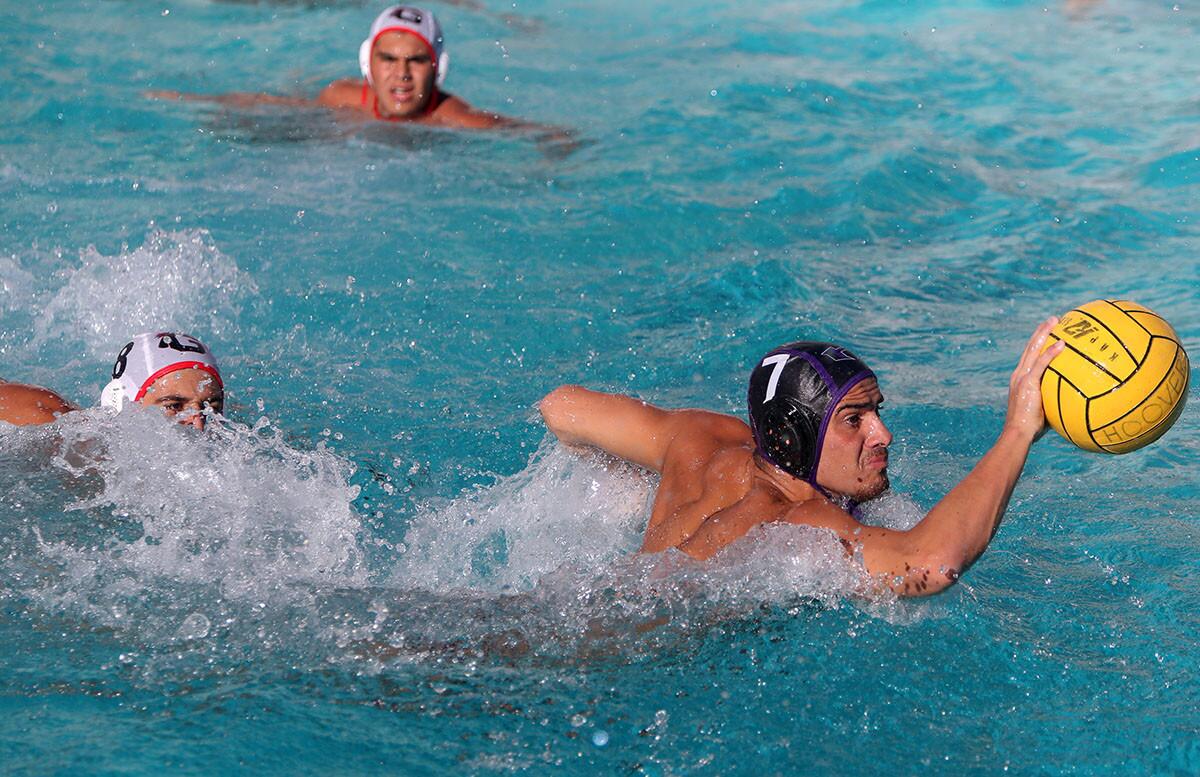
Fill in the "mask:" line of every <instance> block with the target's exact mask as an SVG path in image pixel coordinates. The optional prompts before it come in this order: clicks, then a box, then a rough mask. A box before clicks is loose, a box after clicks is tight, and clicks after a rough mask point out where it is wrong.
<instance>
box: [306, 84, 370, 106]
mask: <svg viewBox="0 0 1200 777" xmlns="http://www.w3.org/2000/svg"><path fill="white" fill-rule="evenodd" d="M317 103H318V104H319V105H324V106H325V107H327V108H358V107H361V105H362V82H360V81H355V80H353V79H349V78H340V79H338V80H337V81H334V82H333V83H331V84H330V85H329V86H327V87H325V88H324V89H322V90H321V93H320V94H318V95H317Z"/></svg>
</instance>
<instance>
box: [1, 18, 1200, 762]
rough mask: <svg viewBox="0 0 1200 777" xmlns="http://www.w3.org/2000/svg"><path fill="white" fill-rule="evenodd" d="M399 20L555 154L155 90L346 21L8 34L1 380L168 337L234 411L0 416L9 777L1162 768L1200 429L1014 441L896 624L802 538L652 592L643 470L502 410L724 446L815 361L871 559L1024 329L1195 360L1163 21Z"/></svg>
mask: <svg viewBox="0 0 1200 777" xmlns="http://www.w3.org/2000/svg"><path fill="white" fill-rule="evenodd" d="M433 7H434V9H435V10H436V11H437V12H438V13H439V15H440V16H441V18H442V20H443V23H444V26H445V27H446V32H447V45H448V50H449V51H450V52H451V57H452V65H451V69H450V76H449V80H448V82H447V87H448V88H449V90H450V91H452V92H454V93H456V94H459V95H460V96H462V97H464V98H466V99H467V100H469V101H470V102H472V103H473V104H476V105H479V106H483V107H490V108H494V109H496V110H500V111H502V112H505V113H509V114H512V115H516V116H521V117H526V118H529V119H533V120H537V121H542V122H547V123H553V124H558V125H562V126H566V127H571V128H574V129H575V130H577V131H578V133H579V136H580V138H581V139H582V141H583V142H582V144H581V148H580V149H579V150H577V151H576V152H575V153H573V154H570V155H568V156H566V157H561V156H560V155H558V154H556V153H554V149H543V148H541V147H539V146H538V144H537V143H534V142H531V141H529V140H527V139H523V138H513V137H504V136H488V135H472V134H461V133H454V132H440V131H431V130H423V129H415V128H404V127H394V126H383V125H359V124H348V123H343V122H340V121H338V120H336V119H333V118H331V117H330V116H327V115H325V114H323V113H321V112H319V111H312V112H304V111H301V112H286V111H279V110H266V109H264V110H259V111H240V112H238V111H231V110H228V109H225V108H221V107H216V106H211V105H202V104H176V103H160V102H154V101H150V100H147V99H144V98H143V97H142V96H141V93H142V92H143V91H144V90H146V89H182V90H187V91H195V92H225V91H234V90H263V91H270V92H276V93H285V94H313V93H315V92H316V90H317V89H319V88H320V86H321V85H323V84H324V83H325V82H327V81H329V80H331V79H333V78H336V77H343V76H350V75H353V73H354V68H355V59H354V55H355V52H356V47H357V45H358V43H359V41H360V40H361V37H362V35H363V34H364V30H365V29H366V27H367V26H368V25H369V23H370V21H371V19H372V18H373V16H374V14H375V13H376V12H377V11H378V10H379V9H378V8H375V7H374V6H369V5H364V4H362V3H358V2H353V3H335V2H330V3H321V2H311V3H289V2H280V3H267V2H261V3H233V2H230V3H225V2H201V1H200V0H188V1H187V2H160V3H155V4H147V3H133V2H121V1H119V0H110V1H108V2H77V3H43V4H22V5H18V4H15V3H10V4H9V6H8V8H7V9H6V13H5V19H6V23H5V24H4V25H0V47H2V50H3V52H4V60H5V62H6V65H7V73H8V75H7V76H6V78H5V79H3V81H2V82H0V109H2V113H3V115H4V116H5V117H6V120H5V122H4V125H3V130H0V197H2V199H0V203H2V204H0V225H2V229H0V236H2V240H3V244H2V245H0V376H2V377H4V378H7V379H11V380H23V381H29V382H35V383H39V384H43V385H48V386H51V387H53V388H55V389H57V390H59V391H61V392H63V393H64V394H65V395H67V396H68V397H69V398H71V399H72V400H74V401H77V402H80V403H83V404H88V405H90V404H92V403H93V402H94V399H95V397H96V396H97V395H98V392H99V390H100V388H101V387H102V385H103V383H104V376H105V371H106V370H107V369H108V365H109V364H110V362H111V359H112V356H113V354H114V352H115V350H116V349H117V348H118V347H119V346H120V345H121V344H122V343H123V342H124V340H125V338H126V336H127V335H128V334H130V333H132V332H135V331H141V330H143V329H146V328H151V327H155V326H160V325H171V326H177V327H181V328H185V329H186V330H188V331H191V332H193V333H194V334H196V335H198V336H199V337H201V338H203V339H204V340H205V341H206V342H208V343H209V344H210V345H212V346H213V348H214V349H215V350H216V351H217V353H218V355H219V357H220V359H221V361H222V364H223V367H224V371H225V374H226V380H227V384H228V385H229V387H230V398H229V400H230V401H229V413H228V422H227V423H224V424H220V425H217V428H216V429H215V431H214V433H213V434H212V435H210V436H206V437H204V438H199V439H197V438H194V437H189V436H188V435H186V434H181V433H180V432H179V431H178V430H176V429H173V428H170V427H168V426H167V425H164V424H161V423H159V422H157V421H156V420H155V419H152V418H148V417H138V416H133V415H128V414H127V415H124V416H121V417H119V418H117V419H106V418H104V417H102V416H99V415H91V414H78V415H76V416H74V417H69V418H68V419H66V420H63V421H61V422H60V423H59V424H58V425H56V427H55V428H51V429H42V430H37V429H21V430H14V429H8V430H0V461H2V462H3V466H2V467H0V605H2V606H0V710H2V711H3V713H4V714H3V715H0V763H2V764H3V769H0V771H4V772H6V773H13V774H44V773H60V772H61V773H66V772H72V773H74V772H85V773H103V774H157V773H161V772H163V771H166V772H168V773H172V774H216V773H226V772H231V771H233V772H245V773H277V774H294V773H380V774H384V773H386V774H396V773H402V774H444V773H448V772H449V773H460V774H504V773H511V772H514V771H529V772H533V773H542V772H548V771H550V770H552V769H553V770H555V771H556V772H559V773H566V774H595V773H611V774H655V775H679V774H759V773H784V774H791V773H831V772H842V773H851V774H853V773H884V772H896V773H903V774H911V773H918V772H926V771H928V770H931V769H937V770H941V771H943V772H950V773H960V772H977V773H995V772H999V771H1002V770H1006V769H1007V770H1009V771H1013V772H1017V773H1079V774H1110V773H1127V774H1143V773H1156V774H1163V773H1178V774H1192V773H1196V772H1197V771H1200V715H1198V714H1197V712H1196V708H1197V702H1198V697H1200V692H1198V690H1197V683H1198V680H1200V677H1198V675H1200V660H1198V658H1197V656H1198V655H1200V652H1198V646H1197V639H1198V635H1200V616H1198V615H1197V612H1200V607H1198V605H1200V571H1198V567H1197V563H1196V550H1197V548H1198V547H1200V529H1198V528H1197V508H1196V503H1197V497H1198V496H1200V489H1198V486H1197V475H1198V473H1200V443H1198V442H1197V439H1198V438H1197V433H1198V431H1200V429H1198V427H1200V422H1198V421H1197V413H1196V412H1195V406H1194V403H1193V406H1192V407H1190V408H1189V409H1188V410H1186V411H1185V412H1184V414H1183V416H1182V418H1181V419H1180V420H1179V422H1178V424H1177V426H1176V428H1175V429H1174V430H1173V431H1172V432H1171V433H1170V434H1168V435H1167V436H1166V437H1164V438H1163V439H1162V440H1161V441H1160V442H1158V443H1157V444H1156V445H1154V446H1153V447H1151V448H1149V449H1147V450H1144V451H1141V452H1138V453H1136V454H1131V455H1128V456H1123V457H1098V456H1094V455H1087V454H1084V453H1082V452H1078V451H1076V450H1074V449H1071V448H1070V447H1069V446H1067V445H1066V444H1065V443H1064V442H1062V441H1061V440H1059V439H1057V438H1056V437H1054V436H1053V435H1051V436H1048V437H1047V438H1046V439H1044V440H1043V441H1042V442H1041V443H1039V444H1038V446H1037V447H1036V448H1035V450H1034V453H1033V455H1032V456H1031V458H1030V462H1029V465H1028V467H1027V470H1026V476H1025V478H1024V479H1023V480H1022V481H1021V484H1020V485H1019V487H1018V489H1017V492H1016V494H1015V496H1014V499H1013V502H1012V505H1011V506H1010V509H1009V512H1008V515H1007V518H1006V520H1005V522H1004V524H1003V525H1002V526H1001V528H1000V531H999V533H998V535H997V537H996V539H995V541H994V542H993V544H992V546H991V548H990V549H989V550H988V552H987V553H986V554H985V555H984V556H983V557H982V558H981V560H980V561H979V562H978V563H977V564H976V566H975V567H973V568H972V569H971V570H970V571H969V572H968V574H967V575H966V576H965V577H964V579H963V581H962V582H961V583H960V585H958V586H957V587H956V588H954V589H952V590H951V591H950V592H948V593H946V594H944V595H941V596H938V597H936V598H933V599H931V600H928V601H918V602H909V601H903V602H896V601H886V600H884V601H873V600H864V599H862V598H859V597H856V596H854V595H853V594H852V593H851V592H852V591H853V589H854V586H855V583H856V581H857V573H856V570H855V569H854V567H853V566H852V565H851V564H849V563H847V562H845V561H844V560H843V559H842V558H841V556H840V554H839V552H838V551H837V548H836V547H831V544H832V543H831V541H830V540H829V538H828V537H827V536H825V535H823V534H821V533H820V532H816V531H806V530H803V529H795V528H793V529H787V528H782V527H778V528H776V529H774V530H772V531H768V532H766V533H764V535H762V536H761V537H759V538H758V539H757V541H756V542H753V543H743V544H742V545H740V546H735V547H734V548H732V549H731V550H730V552H729V553H727V554H726V555H725V556H724V557H721V558H719V559H717V560H716V561H715V562H713V563H710V564H706V565H700V564H694V563H689V562H687V561H685V560H684V559H682V558H679V557H677V556H676V555H674V554H664V555H660V556H653V557H640V556H636V555H634V554H633V553H632V551H633V550H634V549H635V548H636V547H637V545H638V541H639V535H640V529H641V524H642V523H643V522H644V520H645V516H646V513H647V510H648V507H647V503H648V498H649V495H650V494H651V493H652V488H653V483H652V481H651V480H650V479H649V478H647V477H646V476H645V475H644V474H642V473H639V472H636V471H634V470H631V469H628V468H622V467H618V466H613V465H612V463H611V462H604V461H600V460H596V459H589V458H581V457H578V456H575V455H572V454H570V453H568V452H566V451H563V450H561V449H559V448H557V447H556V446H555V445H553V444H552V443H551V442H550V441H548V440H546V439H545V438H546V434H545V429H544V427H543V426H542V425H541V424H540V422H539V421H538V419H537V416H536V412H535V410H534V405H535V403H536V401H537V400H538V399H539V398H540V397H541V396H542V395H543V394H544V393H545V392H546V391H547V390H549V389H550V388H552V387H554V386H555V385H557V384H559V383H561V382H565V381H571V382H581V383H585V384H587V385H590V386H594V387H598V388H606V389H611V390H621V391H628V392H633V393H636V394H637V395H639V396H641V397H644V398H646V399H648V400H651V401H654V402H658V403H662V404H665V405H670V406H680V405H694V406H703V407H708V408H713V409H718V410H725V411H729V412H734V413H740V412H741V405H742V402H743V397H744V380H745V376H746V374H747V370H748V366H749V364H750V363H752V361H753V360H754V359H755V358H756V357H757V356H758V355H759V354H761V353H762V352H763V351H764V350H765V349H767V348H769V347H771V346H773V345H775V344H777V343H779V342H782V341H785V340H789V339H795V338H797V337H801V336H805V337H821V338H827V339H832V340H839V341H843V342H846V343H847V344H849V345H851V346H852V347H854V348H855V350H857V351H858V352H859V353H860V354H862V355H863V356H865V357H866V358H867V359H869V360H870V361H871V362H872V364H873V365H875V367H876V370H877V371H878V372H879V373H880V375H881V378H882V381H883V386H884V391H885V393H886V394H887V397H888V411H887V420H888V421H889V424H890V425H891V428H892V430H893V432H894V433H895V434H896V442H895V444H894V450H893V457H892V462H893V464H892V472H893V485H894V491H895V492H896V493H895V494H894V495H892V496H890V497H889V498H887V499H886V500H884V501H883V502H881V503H880V504H878V505H875V506H874V507H873V509H872V515H873V519H874V520H879V521H882V522H887V523H889V524H892V525H906V524H908V523H911V522H912V521H913V520H915V519H916V516H917V515H919V513H920V510H922V509H927V508H928V507H929V506H931V505H932V504H934V503H935V502H936V501H937V499H938V498H939V497H940V496H941V495H942V494H943V493H944V492H945V491H946V490H947V489H948V488H949V487H950V486H951V485H952V484H954V483H955V482H957V480H958V479H959V478H960V477H961V476H962V475H963V474H964V473H965V472H966V471H967V470H968V468H969V467H970V466H971V465H972V464H973V463H974V462H975V461H976V459H977V458H978V457H979V455H980V454H981V453H982V452H983V451H984V450H985V449H986V447H987V446H988V444H990V442H991V440H992V439H993V437H994V435H995V434H996V432H997V431H998V428H999V424H1000V422H1001V419H1002V403H1003V401H1004V397H1005V387H1006V384H1007V378H1008V374H1009V371H1010V370H1011V367H1012V365H1013V362H1014V360H1015V357H1016V354H1017V352H1018V349H1019V348H1020V346H1021V345H1022V344H1023V342H1024V341H1025V339H1026V338H1027V336H1028V334H1029V332H1030V331H1031V330H1032V329H1033V327H1034V326H1035V324H1036V322H1037V321H1038V320H1039V319H1040V318H1042V317H1044V316H1045V315H1047V314H1049V313H1054V312H1062V311H1064V310H1067V309H1069V308H1070V307H1072V306H1074V305H1076V304H1079V303H1081V302H1085V301H1087V300H1090V299H1094V298H1097V297H1101V296H1121V297H1127V298H1129V299H1133V300H1137V301H1138V302H1140V303H1142V304H1144V305H1147V306H1149V307H1151V308H1154V309H1156V310H1158V311H1159V312H1161V313H1163V314H1164V315H1165V316H1166V317H1167V318H1169V319H1170V320H1171V321H1172V322H1173V324H1174V325H1175V328H1176V330H1177V331H1178V332H1179V334H1180V336H1181V337H1182V339H1183V340H1184V343H1185V344H1186V345H1187V346H1188V347H1189V349H1190V350H1191V352H1192V354H1193V358H1195V357H1196V354H1198V353H1200V347H1197V346H1198V345H1200V305H1198V304H1197V302H1198V301H1200V293H1198V289H1200V285H1198V281H1200V277H1198V276H1200V252H1198V251H1197V237H1198V234H1200V225H1198V218H1200V206H1198V203H1200V198H1198V195H1200V129H1198V127H1200V59H1198V58H1197V57H1196V56H1195V50H1196V46H1195V41H1196V39H1197V34H1198V33H1200V9H1198V8H1197V7H1196V6H1194V5H1193V4H1190V3H1180V4H1179V5H1177V6H1176V5H1174V4H1173V3H1170V2H1166V3H1148V2H1136V1H1135V0H1110V1H1109V2H1103V3H1099V4H1095V5H1092V6H1089V7H1074V6H1070V7H1069V6H1066V5H1063V4H1055V5H1049V6H1048V5H1046V4H1044V3H1022V2H968V3H953V4H951V3H944V2H933V1H930V2H908V3H896V2H827V3H812V2H799V3H797V2H792V3H766V4H759V5H756V6H748V5H746V4H733V3H682V2H675V1H674V0H668V2H664V3H662V4H646V3H630V2H616V3H610V4H605V5H603V6H600V5H595V4H592V5H588V4H575V5H566V6H561V5H555V4H551V3H544V2H541V1H540V0H537V1H535V2H529V3H524V2H522V3H518V4H499V3H497V4H495V5H494V6H493V5H488V6H487V7H481V8H472V7H470V6H467V7H456V6H452V5H446V4H436V5H434V6H433ZM506 14H507V15H508V16H506Z"/></svg>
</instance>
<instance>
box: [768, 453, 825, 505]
mask: <svg viewBox="0 0 1200 777" xmlns="http://www.w3.org/2000/svg"><path fill="white" fill-rule="evenodd" d="M754 468H755V473H754V475H755V479H756V480H758V481H759V482H760V483H762V484H764V485H766V486H769V487H770V488H772V489H774V490H775V491H778V492H779V494H780V495H781V496H782V497H783V498H784V499H786V500H787V501H789V502H807V501H808V500H810V499H814V498H816V497H818V496H820V495H821V492H820V491H818V490H817V489H816V488H814V487H813V485H812V484H811V483H808V482H807V481H804V480H801V479H800V478H798V477H795V476H794V475H789V474H788V473H786V472H784V471H783V470H781V469H780V468H779V467H776V466H775V465H774V464H772V463H771V462H769V461H767V460H766V459H764V458H763V457H762V456H758V455H755V457H754Z"/></svg>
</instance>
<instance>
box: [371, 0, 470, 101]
mask: <svg viewBox="0 0 1200 777" xmlns="http://www.w3.org/2000/svg"><path fill="white" fill-rule="evenodd" d="M385 32H406V33H408V34H410V35H415V36H417V38H419V39H420V40H421V42H422V43H424V44H425V48H426V49H428V50H429V56H430V57H431V58H432V59H433V67H434V70H435V71H436V73H435V75H434V83H435V84H436V85H437V86H439V87H440V86H441V85H442V82H443V81H445V80H446V68H448V67H449V66H450V57H449V56H448V55H447V54H446V47H445V39H444V38H443V36H442V25H440V24H438V20H437V17H435V16H434V15H433V14H432V13H430V12H429V11H426V10H425V9H423V8H414V7H413V6H411V5H393V6H392V7H391V8H388V9H387V10H385V11H384V12H383V13H381V14H379V16H377V17H375V23H374V24H372V25H371V34H370V35H368V36H367V39H366V40H364V41H363V42H362V45H361V46H359V47H358V67H359V68H360V69H361V70H362V74H363V78H365V79H367V83H368V84H371V85H372V86H374V84H375V82H374V80H373V79H372V78H371V54H372V52H374V50H375V43H376V42H377V41H378V40H379V36H380V35H383V34H384V33H385Z"/></svg>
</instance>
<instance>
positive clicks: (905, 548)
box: [784, 318, 1064, 596]
mask: <svg viewBox="0 0 1200 777" xmlns="http://www.w3.org/2000/svg"><path fill="white" fill-rule="evenodd" d="M1057 321H1058V320H1057V319H1056V318H1051V319H1048V320H1047V321H1046V322H1044V323H1043V324H1042V325H1041V326H1040V327H1038V329H1037V331H1035V332H1034V333H1033V336H1032V337H1031V338H1030V340H1029V342H1028V344H1027V345H1026V347H1025V351H1024V353H1022V355H1021V359H1020V361H1019V362H1018V364H1017V368H1016V370H1014V371H1013V374H1012V378H1011V380H1010V381H1009V394H1008V413H1007V415H1006V417H1005V421H1004V427H1003V429H1002V430H1001V432H1000V437H999V439H997V440H996V442H995V444H994V445H992V447H991V449H990V450H989V451H988V452H987V453H986V454H985V455H984V457H983V458H982V459H980V461H979V463H978V464H976V465H975V468H974V469H972V470H971V472H970V474H968V475H967V476H966V477H965V478H963V480H962V481H961V482H960V483H959V484H958V485H957V486H955V487H954V488H953V489H951V490H950V493H948V494H946V496H945V497H944V498H943V499H942V500H941V501H940V502H938V504H937V505H936V506H935V507H934V508H933V509H932V510H930V511H929V514H928V515H926V516H925V518H924V519H922V521H921V522H920V523H918V524H917V525H916V526H914V527H913V528H912V529H909V530H908V531H894V530H890V529H884V528H878V527H872V526H864V525H863V524H861V523H859V522H858V521H856V520H854V519H853V518H851V517H850V516H849V515H847V514H846V513H844V512H843V511H841V510H839V509H837V507H835V506H834V505H832V504H830V503H828V502H824V503H808V504H805V505H799V506H797V507H796V508H794V509H793V510H792V511H791V513H790V514H789V515H788V516H786V517H785V519H784V520H789V521H792V522H795V523H804V524H808V525H812V526H822V527H825V528H829V529H832V530H833V531H834V532H835V533H836V534H837V535H838V537H839V538H840V539H841V540H842V542H843V543H844V544H845V545H846V546H847V547H848V548H860V549H861V550H862V556H863V562H864V563H865V564H866V567H867V571H868V572H869V573H871V575H872V576H874V577H876V578H878V579H880V580H881V582H882V583H883V584H885V585H887V586H889V587H890V588H892V589H893V590H894V591H896V593H898V594H901V595H903V596H925V595H928V594H932V593H937V592H938V591H941V590H943V589H945V588H947V587H949V586H950V585H952V584H953V583H954V582H955V581H956V580H958V578H959V576H960V575H962V573H963V572H965V571H966V569H967V568H968V567H969V566H970V565H971V564H972V563H974V561H975V560H976V559H977V558H979V556H980V555H981V554H982V553H983V551H984V549H985V548H986V547H987V545H988V543H989V542H990V541H991V539H992V536H993V535H995V533H996V529H997V528H998V527H999V525H1000V519H1001V518H1002V517H1003V516H1004V511H1005V509H1006V508H1007V507H1008V500H1009V497H1011V496H1012V492H1013V488H1014V487H1015V486H1016V483H1017V480H1018V478H1020V476H1021V470H1022V469H1023V468H1024V466H1025V459H1026V457H1027V456H1028V455H1029V449H1030V448H1031V447H1032V446H1033V443H1034V441H1035V440H1037V439H1038V438H1039V437H1040V436H1041V434H1042V432H1044V431H1045V429H1046V418H1045V415H1044V413H1043V411H1042V393H1041V383H1042V374H1043V373H1044V372H1045V371H1046V366H1047V365H1048V364H1049V363H1050V360H1051V359H1053V358H1054V357H1055V356H1057V355H1058V354H1059V353H1060V352H1061V351H1062V349H1063V347H1064V346H1063V344H1062V343H1057V344H1055V345H1054V346H1052V347H1051V348H1049V349H1047V350H1046V351H1045V353H1041V348H1042V345H1043V344H1044V343H1045V341H1046V336H1047V335H1048V334H1049V333H1050V330H1051V329H1052V328H1053V327H1054V325H1055V324H1056V323H1057Z"/></svg>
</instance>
